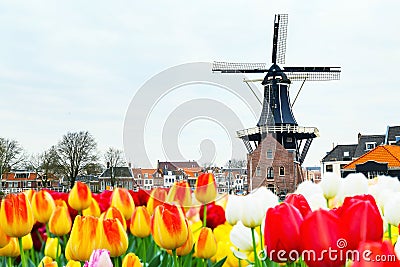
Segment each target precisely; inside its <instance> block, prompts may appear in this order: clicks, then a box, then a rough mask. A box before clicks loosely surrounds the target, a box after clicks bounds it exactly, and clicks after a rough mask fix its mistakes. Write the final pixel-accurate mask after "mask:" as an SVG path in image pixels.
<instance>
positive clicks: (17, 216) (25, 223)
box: [0, 193, 34, 237]
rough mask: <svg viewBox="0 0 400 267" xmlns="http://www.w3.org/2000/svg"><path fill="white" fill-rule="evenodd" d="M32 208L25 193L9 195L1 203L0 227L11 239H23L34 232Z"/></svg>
mask: <svg viewBox="0 0 400 267" xmlns="http://www.w3.org/2000/svg"><path fill="white" fill-rule="evenodd" d="M33 223H34V218H33V213H32V207H31V204H30V203H29V200H28V198H27V197H26V195H25V194H24V193H20V194H9V195H7V196H6V197H5V198H4V199H3V200H2V202H1V210H0V227H1V228H2V229H3V231H4V233H5V234H6V235H8V236H10V237H23V236H24V235H27V234H28V233H30V232H31V231H32V227H33Z"/></svg>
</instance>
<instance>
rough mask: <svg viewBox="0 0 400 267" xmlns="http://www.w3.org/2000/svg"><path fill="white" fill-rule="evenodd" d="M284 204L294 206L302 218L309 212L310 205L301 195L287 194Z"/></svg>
mask: <svg viewBox="0 0 400 267" xmlns="http://www.w3.org/2000/svg"><path fill="white" fill-rule="evenodd" d="M285 202H286V203H289V204H292V205H293V206H295V207H296V208H297V209H298V210H299V211H300V213H301V215H303V217H306V216H307V215H308V213H310V212H311V208H310V205H309V204H308V202H307V200H306V198H305V197H304V196H303V195H302V194H289V195H287V196H286V199H285Z"/></svg>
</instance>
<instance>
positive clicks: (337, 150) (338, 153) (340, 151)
mask: <svg viewBox="0 0 400 267" xmlns="http://www.w3.org/2000/svg"><path fill="white" fill-rule="evenodd" d="M357 146H358V145H337V146H335V147H334V148H333V149H332V150H331V151H330V152H328V154H326V156H325V157H324V158H323V159H322V162H327V161H351V160H352V159H353V157H354V153H355V151H356V148H357ZM345 152H349V155H348V156H345V155H344V153H345Z"/></svg>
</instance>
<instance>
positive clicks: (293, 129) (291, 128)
mask: <svg viewBox="0 0 400 267" xmlns="http://www.w3.org/2000/svg"><path fill="white" fill-rule="evenodd" d="M268 133H303V134H313V135H315V136H319V131H318V129H317V128H316V127H303V126H295V125H279V126H260V127H253V128H249V129H244V130H240V131H237V132H236V135H237V137H239V138H242V137H246V136H250V135H255V134H268Z"/></svg>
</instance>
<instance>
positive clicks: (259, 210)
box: [240, 193, 266, 228]
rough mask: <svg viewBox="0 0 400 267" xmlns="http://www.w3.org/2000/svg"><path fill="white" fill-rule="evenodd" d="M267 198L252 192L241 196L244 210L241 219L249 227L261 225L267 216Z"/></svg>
mask: <svg viewBox="0 0 400 267" xmlns="http://www.w3.org/2000/svg"><path fill="white" fill-rule="evenodd" d="M264 201H265V199H263V198H260V197H259V196H258V194H255V193H252V194H248V195H246V196H244V197H242V198H241V205H242V210H241V212H240V214H241V215H240V220H241V221H242V223H243V225H244V226H246V227H249V228H255V227H257V226H260V225H261V223H262V221H263V220H264V218H265V214H266V213H265V203H264Z"/></svg>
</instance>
